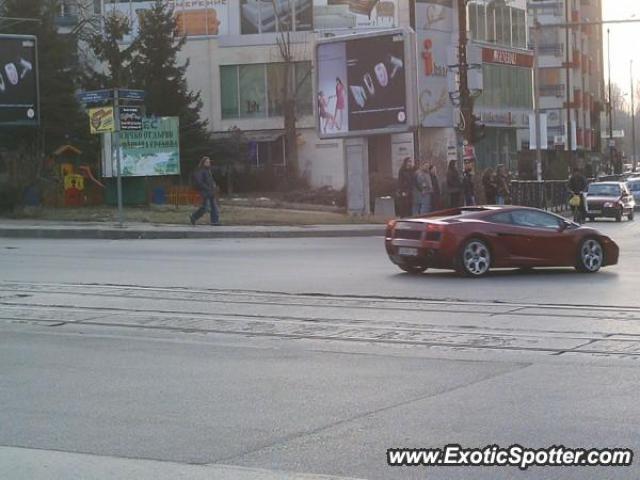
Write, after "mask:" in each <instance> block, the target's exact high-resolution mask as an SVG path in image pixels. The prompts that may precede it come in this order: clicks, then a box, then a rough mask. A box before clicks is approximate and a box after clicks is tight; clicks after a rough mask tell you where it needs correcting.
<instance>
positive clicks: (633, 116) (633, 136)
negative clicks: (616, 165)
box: [629, 60, 638, 172]
mask: <svg viewBox="0 0 640 480" xmlns="http://www.w3.org/2000/svg"><path fill="white" fill-rule="evenodd" d="M630 63H631V65H630V67H629V71H630V74H631V151H632V155H633V171H634V172H635V171H636V168H637V167H638V158H637V157H636V106H635V103H634V91H633V89H634V85H633V60H631V62H630Z"/></svg>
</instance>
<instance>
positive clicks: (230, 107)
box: [220, 62, 313, 119]
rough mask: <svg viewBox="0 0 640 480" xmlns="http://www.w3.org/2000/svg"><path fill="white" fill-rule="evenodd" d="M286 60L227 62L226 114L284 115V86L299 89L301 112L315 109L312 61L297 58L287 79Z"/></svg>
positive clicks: (223, 78)
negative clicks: (301, 60)
mask: <svg viewBox="0 0 640 480" xmlns="http://www.w3.org/2000/svg"><path fill="white" fill-rule="evenodd" d="M286 72H287V66H286V64H284V63H269V64H263V63H260V64H253V65H225V66H221V67H220V97H221V98H220V103H221V106H222V118H223V119H228V118H265V117H280V116H282V115H284V108H283V107H284V95H285V93H284V89H285V88H288V89H289V90H290V91H294V90H295V91H296V92H297V96H296V99H295V100H296V111H297V113H298V114H299V115H311V114H312V113H313V104H312V101H313V92H312V88H313V87H312V75H311V62H296V63H293V64H292V65H291V66H290V68H289V75H290V79H291V81H290V82H289V83H288V85H287V82H285V76H286V74H287V73H286Z"/></svg>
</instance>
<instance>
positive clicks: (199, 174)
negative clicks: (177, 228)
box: [189, 157, 220, 225]
mask: <svg viewBox="0 0 640 480" xmlns="http://www.w3.org/2000/svg"><path fill="white" fill-rule="evenodd" d="M193 180H194V182H195V186H196V188H197V189H198V191H199V192H200V196H201V197H202V206H201V207H200V208H199V209H198V210H196V211H195V212H194V213H193V214H191V216H190V217H189V219H190V221H191V225H195V224H196V222H197V221H198V219H199V218H200V217H202V215H204V213H205V212H206V211H207V210H209V212H210V213H211V225H220V216H219V213H218V204H217V202H216V194H217V192H218V185H217V184H216V181H215V179H214V178H213V173H212V172H211V159H210V158H209V157H202V158H201V159H200V163H199V164H198V170H196V172H195V173H194V175H193Z"/></svg>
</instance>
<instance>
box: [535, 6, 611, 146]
mask: <svg viewBox="0 0 640 480" xmlns="http://www.w3.org/2000/svg"><path fill="white" fill-rule="evenodd" d="M529 12H530V15H529V18H530V21H529V26H530V27H532V26H533V22H534V19H535V18H536V17H537V19H538V21H539V22H540V24H542V25H543V26H544V25H549V24H558V23H560V24H562V23H567V22H573V23H576V22H590V21H591V22H597V21H600V20H602V0H535V1H533V0H529ZM533 34H534V32H533V30H531V35H533ZM602 47H603V43H602V28H601V27H600V26H599V25H590V26H589V25H585V26H583V27H580V28H571V29H570V30H569V34H568V43H567V30H566V29H565V28H562V27H555V28H549V27H545V28H543V29H542V30H541V34H540V90H541V102H540V104H541V111H542V112H543V113H546V114H547V119H548V141H549V147H550V148H559V149H568V148H569V146H571V149H572V150H581V151H584V152H589V151H593V152H599V151H601V142H600V133H599V132H600V129H601V125H600V113H601V112H602V110H603V105H604V74H603V72H604V69H603V65H602V63H603V55H602V53H603V52H602ZM567 119H569V120H570V122H569V123H570V124H571V129H570V130H571V135H570V137H569V138H568V137H567V131H568V128H567V123H568V122H567Z"/></svg>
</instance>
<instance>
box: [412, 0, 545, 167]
mask: <svg viewBox="0 0 640 480" xmlns="http://www.w3.org/2000/svg"><path fill="white" fill-rule="evenodd" d="M466 8H467V34H468V38H469V44H468V48H467V57H468V63H469V64H470V69H469V87H470V89H471V92H472V95H473V96H474V97H475V101H474V103H475V105H474V114H475V115H476V116H477V117H478V118H479V121H480V123H481V124H483V125H485V128H484V133H485V138H483V139H482V140H481V141H479V142H477V143H476V144H475V150H476V164H477V167H478V169H484V168H487V167H495V166H497V165H499V164H503V165H505V166H506V167H507V168H509V169H512V170H515V169H516V167H517V155H518V152H519V151H520V150H522V149H523V148H528V138H529V132H528V123H529V114H530V113H531V112H532V108H533V75H532V72H533V70H532V66H533V56H532V51H531V50H530V49H529V48H528V43H527V9H526V1H525V0H512V1H509V2H504V1H500V0H491V1H487V0H471V1H469V2H468V3H467V7H466ZM458 14H459V12H458V2H457V1H455V0H451V1H446V0H423V1H418V2H416V22H415V29H416V31H417V33H418V49H419V55H421V56H422V59H423V60H424V62H423V70H422V71H421V72H420V73H419V75H420V79H419V85H420V87H419V88H420V92H419V93H420V112H421V128H420V132H419V136H420V152H421V155H422V156H423V157H424V158H425V159H427V160H430V161H433V162H435V163H436V164H437V165H438V167H439V170H441V171H442V170H443V169H444V168H446V163H447V160H450V159H453V158H455V152H456V150H459V147H460V138H459V135H458V133H457V129H456V128H457V127H458V126H459V124H460V112H459V109H458V108H457V107H456V103H457V98H456V92H457V90H458V89H459V87H458V84H457V70H456V67H455V65H456V64H457V63H458V60H457V45H458V41H459V29H458ZM420 51H421V52H420Z"/></svg>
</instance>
